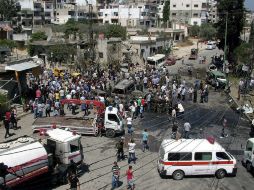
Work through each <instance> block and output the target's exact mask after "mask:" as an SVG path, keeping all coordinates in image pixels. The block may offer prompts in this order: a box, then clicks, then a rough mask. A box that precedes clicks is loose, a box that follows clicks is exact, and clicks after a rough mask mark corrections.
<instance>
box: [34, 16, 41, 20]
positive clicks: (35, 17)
mask: <svg viewBox="0 0 254 190" xmlns="http://www.w3.org/2000/svg"><path fill="white" fill-rule="evenodd" d="M41 19H42V18H41V16H34V20H41Z"/></svg>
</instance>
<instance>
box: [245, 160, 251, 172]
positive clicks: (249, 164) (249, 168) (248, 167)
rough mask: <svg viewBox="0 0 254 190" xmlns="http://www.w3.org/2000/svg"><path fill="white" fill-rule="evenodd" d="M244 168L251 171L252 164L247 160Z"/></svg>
mask: <svg viewBox="0 0 254 190" xmlns="http://www.w3.org/2000/svg"><path fill="white" fill-rule="evenodd" d="M246 169H247V171H248V172H251V171H252V166H251V163H250V162H247V164H246Z"/></svg>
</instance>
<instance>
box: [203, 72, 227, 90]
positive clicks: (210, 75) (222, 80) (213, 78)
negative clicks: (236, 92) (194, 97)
mask: <svg viewBox="0 0 254 190" xmlns="http://www.w3.org/2000/svg"><path fill="white" fill-rule="evenodd" d="M217 81H218V82H219V88H225V87H226V86H227V85H228V79H227V78H226V75H225V74H224V73H222V72H220V71H209V72H207V76H206V82H207V83H209V84H211V85H212V86H216V82H217Z"/></svg>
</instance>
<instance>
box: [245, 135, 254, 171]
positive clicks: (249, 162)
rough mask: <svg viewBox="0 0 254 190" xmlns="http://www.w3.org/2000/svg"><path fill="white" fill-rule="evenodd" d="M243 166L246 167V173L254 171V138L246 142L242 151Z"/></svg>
mask: <svg viewBox="0 0 254 190" xmlns="http://www.w3.org/2000/svg"><path fill="white" fill-rule="evenodd" d="M243 165H244V166H246V169H247V171H249V172H251V171H254V138H250V139H248V140H247V143H246V146H245V150H244V158H243Z"/></svg>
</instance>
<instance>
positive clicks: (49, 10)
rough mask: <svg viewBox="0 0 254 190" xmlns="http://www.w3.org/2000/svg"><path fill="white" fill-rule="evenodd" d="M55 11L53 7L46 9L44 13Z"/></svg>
mask: <svg viewBox="0 0 254 190" xmlns="http://www.w3.org/2000/svg"><path fill="white" fill-rule="evenodd" d="M52 11H53V7H52V8H45V9H44V12H52Z"/></svg>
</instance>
